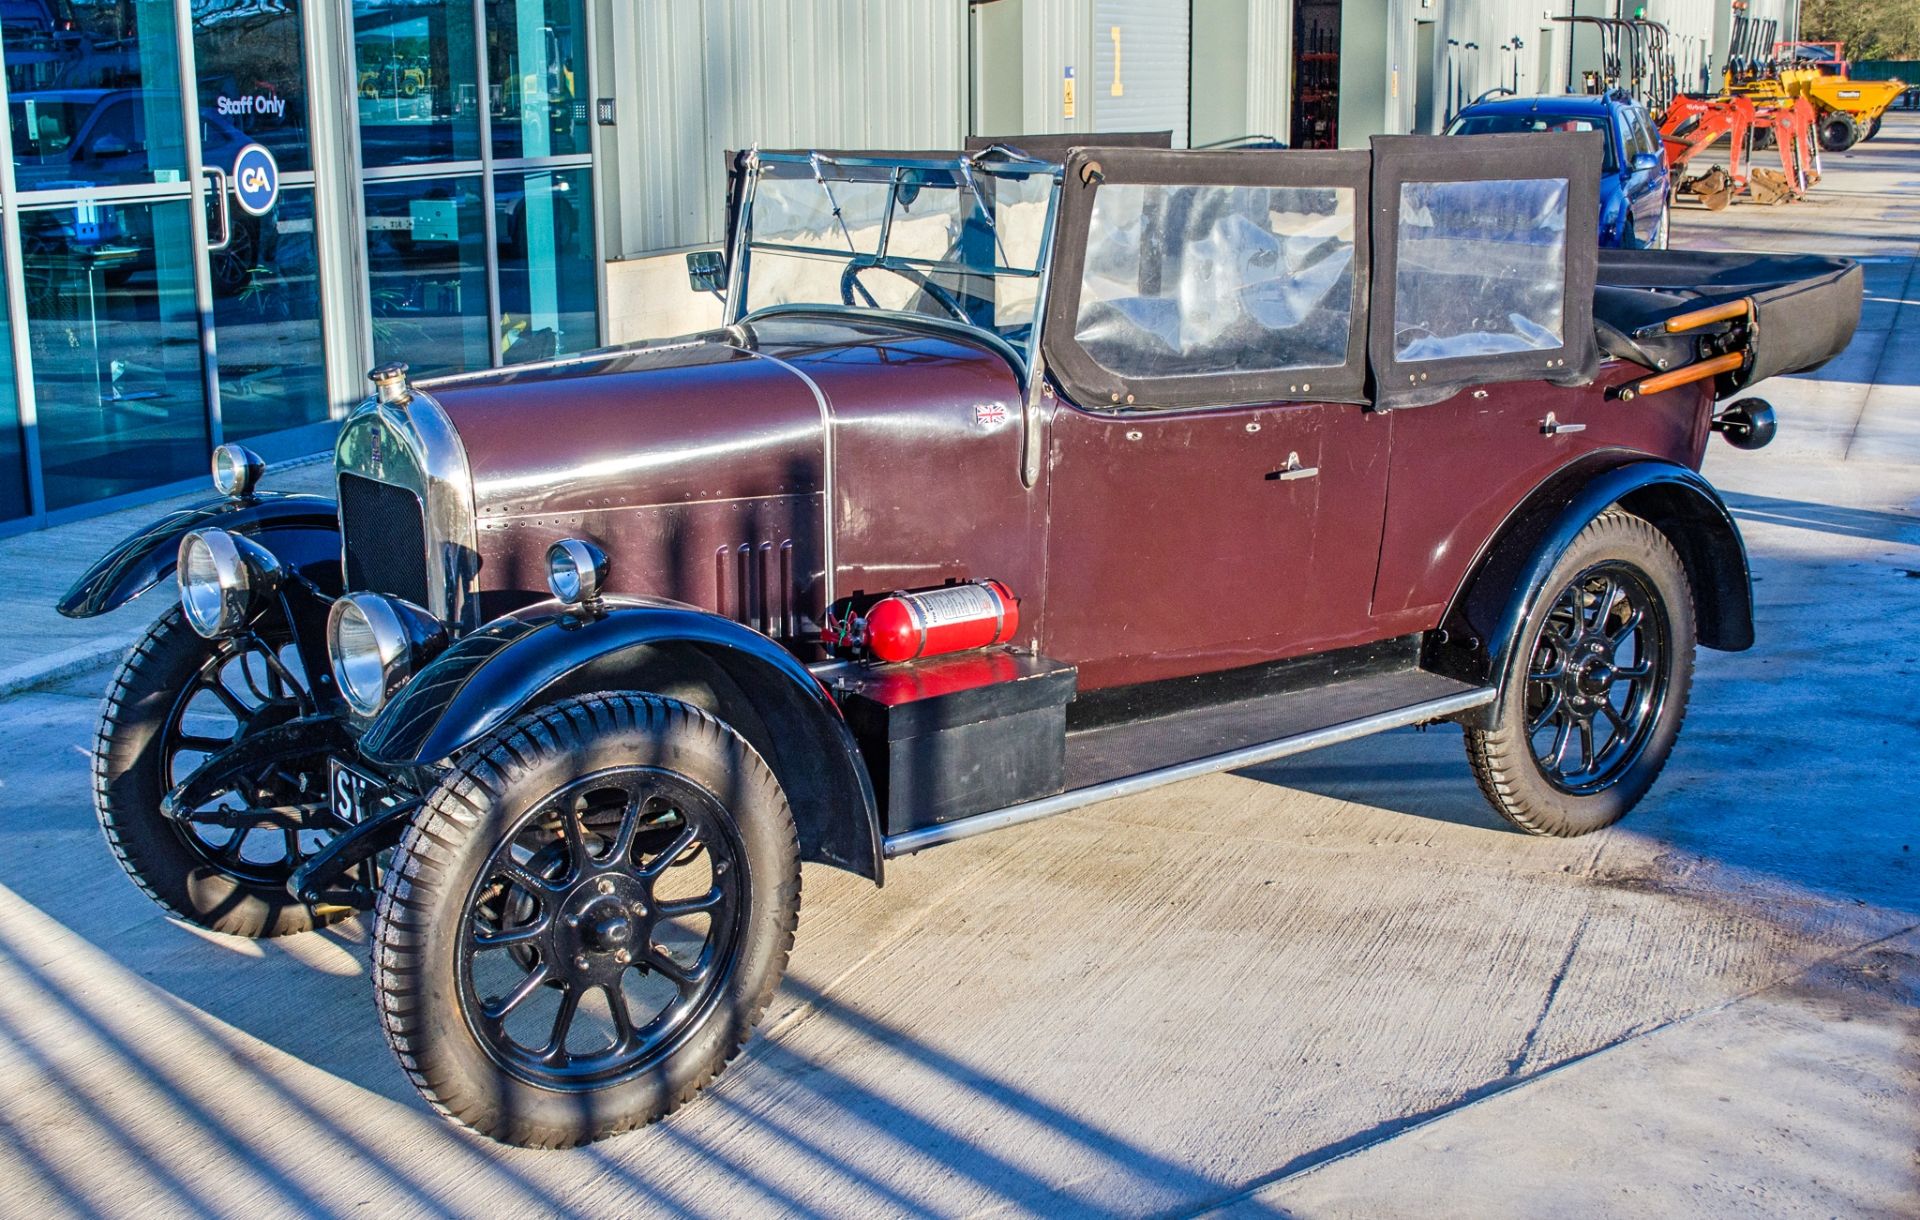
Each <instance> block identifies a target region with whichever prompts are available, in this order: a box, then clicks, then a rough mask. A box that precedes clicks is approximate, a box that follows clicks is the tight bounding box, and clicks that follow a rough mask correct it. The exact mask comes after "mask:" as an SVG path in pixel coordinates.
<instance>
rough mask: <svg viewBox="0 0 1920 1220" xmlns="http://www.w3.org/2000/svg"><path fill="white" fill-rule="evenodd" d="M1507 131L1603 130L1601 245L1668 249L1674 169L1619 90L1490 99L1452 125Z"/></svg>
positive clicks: (1454, 132) (1470, 131)
mask: <svg viewBox="0 0 1920 1220" xmlns="http://www.w3.org/2000/svg"><path fill="white" fill-rule="evenodd" d="M1510 131H1601V132H1605V133H1606V134H1607V141H1606V149H1607V152H1606V163H1605V164H1604V165H1603V166H1602V167H1601V173H1600V244H1601V245H1602V246H1604V247H1611V248H1615V249H1631V250H1639V249H1653V250H1664V249H1666V248H1667V239H1668V237H1669V236H1670V230H1671V228H1672V223H1673V203H1672V189H1671V186H1672V182H1671V174H1670V172H1669V171H1668V169H1667V155H1666V151H1665V149H1664V147H1663V146H1662V144H1661V142H1660V128H1659V126H1658V125H1657V124H1655V123H1654V121H1653V117H1652V116H1651V115H1649V114H1648V113H1647V108H1646V107H1645V106H1642V105H1641V104H1640V103H1639V102H1636V101H1634V100H1633V99H1632V98H1631V97H1629V96H1627V95H1626V94H1624V93H1621V92H1619V91H1617V90H1616V91H1615V92H1612V93H1607V94H1602V95H1599V96H1589V95H1567V96H1560V97H1552V96H1549V97H1499V98H1488V99H1483V100H1481V101H1478V102H1475V103H1473V104H1472V105H1471V106H1468V107H1467V108H1466V109H1464V110H1462V111H1461V112H1460V113H1459V114H1458V115H1456V116H1454V120H1453V122H1452V123H1450V124H1448V125H1447V134H1448V135H1450V136H1484V135H1494V134H1498V133H1501V132H1510Z"/></svg>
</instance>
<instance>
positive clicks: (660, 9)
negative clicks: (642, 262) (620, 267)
mask: <svg viewBox="0 0 1920 1220" xmlns="http://www.w3.org/2000/svg"><path fill="white" fill-rule="evenodd" d="M601 14H602V26H601V29H602V30H603V31H604V32H605V35H604V36H606V37H608V38H609V39H610V41H611V44H612V50H613V60H614V73H615V82H616V83H615V87H614V89H612V90H608V89H606V88H604V87H602V88H601V90H600V92H601V95H602V96H605V95H607V94H608V93H610V92H611V93H613V94H614V95H615V96H617V97H618V99H619V106H620V110H619V113H618V116H617V119H618V121H617V123H616V126H615V127H614V128H613V130H612V132H611V133H609V134H611V136H612V141H611V142H612V143H614V144H615V145H616V156H617V164H618V167H619V171H618V172H619V181H618V185H617V196H618V198H617V201H615V204H614V206H613V207H612V208H610V212H611V213H612V214H611V215H610V216H609V220H610V221H614V220H616V218H617V223H615V224H610V225H609V229H610V234H609V237H610V240H609V243H608V255H609V257H615V258H617V257H623V256H628V255H637V254H641V253H651V252H657V251H660V250H669V249H673V248H676V247H681V246H692V245H700V244H704V243H708V242H712V241H716V240H718V239H719V237H720V236H721V232H720V230H721V227H722V224H723V220H724V215H723V214H724V199H723V181H722V170H721V154H722V153H723V151H724V150H726V149H728V148H744V147H748V146H750V145H755V144H758V145H760V146H761V147H766V148H779V147H801V148H806V147H817V148H902V149H906V148H956V147H958V146H959V143H960V140H961V138H962V136H963V134H964V132H965V131H966V126H967V103H968V84H967V72H966V68H967V38H966V5H965V3H964V0H725V2H703V0H645V2H644V3H635V2H633V0H614V2H612V3H604V4H603V5H602V7H601Z"/></svg>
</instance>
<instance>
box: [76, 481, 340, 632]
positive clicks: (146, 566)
mask: <svg viewBox="0 0 1920 1220" xmlns="http://www.w3.org/2000/svg"><path fill="white" fill-rule="evenodd" d="M210 528H218V529H224V530H230V531H232V532H233V533H236V534H245V535H246V536H248V537H249V538H252V539H253V540H254V541H255V542H258V543H259V544H260V545H261V546H263V547H265V548H267V550H269V551H272V552H273V554H274V555H275V556H276V557H278V558H279V560H280V561H281V562H282V563H284V564H286V565H287V566H288V567H290V568H292V569H293V570H295V571H297V572H299V573H301V574H302V575H304V576H306V577H307V578H308V579H309V580H312V581H313V582H314V583H315V584H317V585H319V586H320V587H321V588H322V589H323V590H325V591H326V592H328V593H335V592H338V591H339V587H340V580H341V578H340V575H339V572H340V517H339V509H338V507H337V506H336V505H335V504H334V502H333V501H332V500H331V499H329V498H327V497H326V496H315V495H308V494H306V493H276V492H260V493H256V494H254V495H251V496H247V497H244V498H242V499H231V498H225V497H223V498H220V499H217V500H208V501H206V502H205V503H202V504H195V505H194V506H193V507H191V508H181V509H176V510H174V511H173V512H170V513H168V514H167V515H166V516H164V517H161V518H160V519H159V520H157V521H155V522H153V524H151V525H149V526H147V527H146V528H145V529H142V530H139V531H136V532H135V533H132V534H129V535H128V536H127V537H125V538H123V539H121V540H120V542H119V544H118V545H116V546H115V547H114V548H113V549H112V550H110V551H108V552H107V553H106V554H105V555H102V556H101V557H100V558H99V559H98V560H96V561H95V562H94V565H93V566H92V567H90V568H88V569H87V570H86V572H85V573H84V574H82V575H81V577H80V579H79V580H76V581H74V582H73V587H72V588H71V589H68V590H67V592H66V596H64V597H62V598H61V599H60V602H59V605H58V606H57V607H56V608H57V609H58V610H59V611H60V613H61V614H63V615H65V616H66V617H68V618H92V617H93V616H94V615H96V614H105V613H106V612H107V611H109V610H116V609H118V608H119V607H121V606H124V605H125V604H127V603H128V602H130V601H132V600H133V599H134V598H136V597H138V596H140V595H141V594H142V593H145V592H146V591H147V590H149V589H151V588H153V587H154V586H155V585H157V584H159V583H160V582H161V581H163V580H166V579H167V578H168V577H170V576H172V575H173V570H174V567H175V566H176V565H177V564H178V562H179V553H180V539H181V537H182V536H183V535H185V534H186V533H187V532H188V531H190V530H197V529H210Z"/></svg>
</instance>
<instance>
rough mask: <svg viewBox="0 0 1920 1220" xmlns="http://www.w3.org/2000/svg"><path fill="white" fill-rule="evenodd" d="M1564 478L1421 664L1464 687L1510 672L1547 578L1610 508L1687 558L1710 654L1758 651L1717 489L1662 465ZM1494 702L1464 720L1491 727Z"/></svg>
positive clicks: (1501, 545) (1535, 502)
mask: <svg viewBox="0 0 1920 1220" xmlns="http://www.w3.org/2000/svg"><path fill="white" fill-rule="evenodd" d="M1596 457H1597V460H1595V461H1591V462H1588V463H1582V464H1577V465H1575V466H1572V467H1569V468H1567V469H1566V470H1563V471H1561V472H1559V473H1558V474H1557V475H1555V476H1554V477H1553V478H1552V479H1549V480H1548V481H1547V483H1545V484H1544V485H1542V486H1541V487H1540V488H1539V489H1537V490H1536V491H1535V492H1534V493H1533V494H1532V495H1531V496H1530V497H1528V499H1527V500H1526V501H1525V502H1523V503H1522V504H1521V506H1520V507H1519V508H1517V509H1515V510H1514V512H1513V514H1512V515H1511V516H1509V517H1508V518H1507V521H1506V523H1505V524H1504V525H1503V526H1502V527H1501V529H1500V532H1499V533H1498V534H1496V535H1495V537H1494V540H1493V542H1492V543H1491V544H1489V545H1488V547H1487V549H1486V550H1485V552H1483V554H1482V556H1481V559H1480V561H1479V563H1478V564H1477V565H1476V566H1475V568H1474V570H1473V572H1472V574H1471V575H1470V576H1469V577H1468V578H1467V580H1466V582H1465V583H1464V584H1463V585H1462V587H1461V589H1460V591H1459V592H1458V593H1456V594H1455V595H1454V599H1453V603H1452V605H1451V606H1449V607H1448V610H1447V614H1446V617H1445V618H1444V619H1442V620H1441V630H1440V631H1437V632H1432V633H1429V636H1428V639H1427V642H1426V645H1425V647H1424V649H1423V651H1422V664H1423V665H1425V666H1426V667H1427V668H1429V669H1432V670H1434V671H1435V672H1437V673H1443V674H1446V675H1448V676H1449V677H1454V678H1458V679H1460V680H1461V681H1465V682H1476V683H1491V682H1494V681H1496V680H1497V677H1498V675H1499V674H1501V673H1502V672H1504V670H1505V667H1506V664H1507V660H1508V657H1509V654H1510V652H1511V650H1512V649H1513V648H1514V647H1515V646H1516V645H1517V642H1518V637H1519V634H1520V627H1521V625H1522V624H1523V623H1525V622H1526V621H1527V618H1528V616H1529V615H1531V614H1532V613H1533V610H1534V608H1535V606H1537V605H1538V604H1539V600H1540V598H1541V597H1543V596H1549V595H1550V591H1549V590H1548V589H1547V587H1546V584H1547V577H1548V576H1549V575H1550V574H1551V573H1552V571H1553V567H1554V565H1555V564H1556V563H1558V562H1559V559H1560V556H1561V555H1563V554H1564V553H1565V552H1566V549H1567V547H1568V546H1570V545H1571V544H1572V543H1573V540H1574V538H1575V537H1577V536H1578V535H1579V533H1580V531H1581V530H1583V529H1585V528H1586V527H1587V526H1588V525H1589V524H1591V523H1592V521H1593V520H1594V518H1596V517H1598V516H1599V515H1600V514H1601V513H1604V512H1606V511H1607V510H1608V509H1609V508H1612V507H1614V506H1616V505H1617V506H1619V507H1620V508H1623V509H1625V510H1626V511H1628V512H1630V513H1633V514H1634V515H1636V516H1639V517H1644V518H1646V519H1647V520H1648V521H1650V522H1652V523H1653V525H1654V526H1655V527H1656V528H1657V529H1659V530H1660V532H1661V533H1663V534H1665V535H1666V537H1667V540H1668V541H1669V542H1671V543H1672V544H1673V548H1674V550H1675V551H1677V552H1679V555H1680V561H1681V563H1682V564H1683V565H1684V566H1685V567H1686V572H1687V581H1688V583H1689V584H1690V585H1691V586H1692V588H1693V597H1694V617H1695V626H1696V629H1697V632H1698V635H1699V640H1700V643H1702V644H1704V645H1706V646H1707V647H1708V648H1717V649H1722V650H1724V651H1727V652H1739V651H1742V650H1744V649H1747V648H1751V647H1753V582H1752V577H1751V575H1750V574H1749V572H1748V569H1747V549H1746V545H1745V543H1743V542H1742V541H1741V538H1740V530H1739V527H1738V526H1737V525H1735V524H1734V520H1733V514H1732V513H1731V512H1729V511H1728V509H1727V506H1726V504H1725V503H1724V502H1723V501H1722V500H1721V499H1720V496H1719V493H1717V492H1715V491H1714V489H1713V487H1712V485H1711V484H1709V483H1708V482H1707V481H1706V480H1705V479H1703V478H1701V477H1700V476H1699V475H1698V474H1696V473H1695V472H1693V471H1691V470H1688V469H1687V468H1686V467H1684V466H1678V465H1675V464H1673V463H1671V462H1661V461H1628V462H1625V463H1621V464H1615V465H1605V464H1604V463H1605V461H1606V459H1605V458H1604V457H1598V455H1596ZM1495 707H1496V705H1495V704H1488V705H1485V707H1483V708H1479V709H1476V710H1475V711H1473V712H1470V713H1468V714H1467V715H1466V716H1465V717H1464V718H1463V719H1464V720H1465V721H1466V722H1468V723H1471V724H1473V725H1475V727H1482V728H1491V727H1493V726H1492V717H1493V716H1494V715H1495V714H1496V713H1495V711H1494V710H1493V709H1494V708H1495Z"/></svg>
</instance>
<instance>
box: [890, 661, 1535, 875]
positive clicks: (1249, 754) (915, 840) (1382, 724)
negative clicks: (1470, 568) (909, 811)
mask: <svg viewBox="0 0 1920 1220" xmlns="http://www.w3.org/2000/svg"><path fill="white" fill-rule="evenodd" d="M1498 693H1499V692H1498V691H1496V690H1495V689H1494V688H1493V687H1490V686H1488V687H1481V688H1479V689H1477V690H1469V691H1462V692H1460V693H1459V694H1457V695H1447V696H1445V697H1443V698H1439V699H1429V700H1427V701H1426V702H1424V703H1415V704H1412V705H1411V706H1408V707H1399V708H1394V709H1392V710H1391V711H1385V712H1379V713H1376V714H1375V715H1372V716H1365V717H1362V718H1361V719H1359V720H1349V721H1347V722H1345V723H1343V724H1335V725H1330V726H1328V727H1327V728H1324V729H1315V730H1313V731H1312V732H1310V733H1299V734H1296V735H1294V736H1292V737H1282V738H1279V739H1277V740H1275V741H1269V742H1265V743H1263V744H1261V745H1254V746H1246V747H1244V748H1242V749H1238V750H1228V751H1227V752H1226V753H1224V754H1212V755H1209V756H1208V757H1206V758H1197V759H1194V760H1193V761H1192V762H1184V763H1177V764H1175V765H1174V766H1171V767H1161V768H1159V769H1158V770H1154V771H1142V772H1141V773H1140V774H1138V775H1128V776H1125V777H1123V778H1120V779H1115V780H1108V781H1107V782H1106V783H1104V784H1092V785H1089V786H1088V787H1085V788H1075V789H1073V790H1072V791H1071V792H1062V793H1061V794H1060V795H1058V796H1048V797H1042V798H1041V799H1039V800H1037V801H1027V802H1025V803H1024V804H1020V805H1009V806H1007V807H1006V808H1005V809H1000V810H996V811H995V812H993V813H982V814H978V815H976V816H974V817H970V818H961V819H959V820H958V821H954V822H947V823H945V824H944V825H940V826H926V827H922V828H921V829H919V830H909V831H906V832H905V833H902V834H897V835H888V836H887V837H886V838H885V839H883V840H881V848H882V850H883V852H884V854H885V855H886V857H887V859H889V860H891V859H893V858H895V857H897V856H906V855H911V854H913V853H914V852H917V851H924V850H926V849H927V848H929V847H938V846H940V845H941V844H942V843H952V842H955V841H956V840H959V839H970V838H972V837H973V836H975V835H979V834H985V833H987V832H988V831H990V830H1004V829H1006V828H1007V827H1009V826H1019V825H1021V824H1023V823H1026V822H1037V821H1039V820H1040V819H1041V818H1050V817H1052V816H1053V815H1054V814H1057V813H1067V812H1069V811H1071V810H1074V809H1079V808H1082V807H1084V806H1087V805H1093V804H1097V803H1099V802H1101V801H1110V800H1114V799H1115V798H1117V797H1123V796H1133V795H1135V794H1136V793H1141V792H1146V791H1148V790H1149V789H1153V788H1158V787H1160V786H1162V785H1163V784H1173V783H1178V782H1179V781H1181V780H1183V779H1196V778H1198V777H1200V776H1202V775H1212V774H1214V773H1215V772H1219V771H1235V770H1238V769H1239V768H1241V767H1251V766H1255V765H1257V764H1259V763H1264V762H1272V761H1273V760H1275V759H1277V758H1286V757H1287V756H1289V755H1292V754H1303V753H1305V752H1306V751H1308V750H1317V749H1319V748H1320V747H1322V746H1331V745H1338V744H1339V743H1341V742H1343V741H1353V740H1355V739H1356V738H1360V737H1370V736H1372V735H1373V734H1375V733H1380V732H1384V731H1386V730H1387V729H1397V728H1403V727H1405V726H1406V725H1409V724H1419V723H1420V722H1421V721H1423V720H1438V719H1440V718H1442V717H1445V716H1451V715H1453V714H1454V713H1456V712H1464V711H1466V710H1468V709H1469V708H1476V707H1480V706H1481V705H1483V704H1487V703H1491V702H1493V699H1494V696H1495V695H1496V694H1498Z"/></svg>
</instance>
